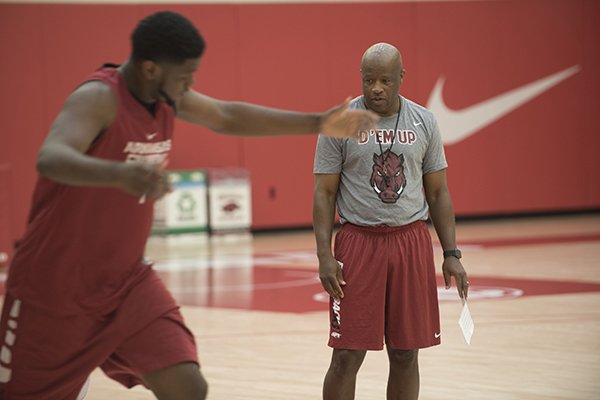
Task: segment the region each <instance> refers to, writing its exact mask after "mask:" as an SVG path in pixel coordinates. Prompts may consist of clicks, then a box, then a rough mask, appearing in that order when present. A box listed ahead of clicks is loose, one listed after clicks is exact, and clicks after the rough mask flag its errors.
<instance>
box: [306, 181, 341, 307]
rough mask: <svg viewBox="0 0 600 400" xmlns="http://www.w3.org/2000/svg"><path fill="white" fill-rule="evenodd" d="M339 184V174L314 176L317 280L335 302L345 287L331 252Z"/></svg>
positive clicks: (339, 269)
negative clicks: (317, 260)
mask: <svg viewBox="0 0 600 400" xmlns="http://www.w3.org/2000/svg"><path fill="white" fill-rule="evenodd" d="M339 182H340V175H339V174H315V190H314V201H313V228H314V231H315V238H316V241H317V257H318V258H319V278H320V279H321V284H322V285H323V288H324V289H325V290H326V291H327V293H329V295H330V296H331V297H333V298H334V299H336V300H340V299H341V298H342V297H344V292H343V290H342V286H343V285H345V282H344V278H343V276H342V269H341V268H340V266H339V264H338V263H337V261H336V260H335V257H334V256H333V253H332V252H331V239H332V236H333V224H334V220H335V201H336V197H337V191H338V186H339Z"/></svg>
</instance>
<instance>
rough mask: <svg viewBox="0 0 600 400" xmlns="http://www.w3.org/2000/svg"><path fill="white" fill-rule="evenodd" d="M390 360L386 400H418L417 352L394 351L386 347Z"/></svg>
mask: <svg viewBox="0 0 600 400" xmlns="http://www.w3.org/2000/svg"><path fill="white" fill-rule="evenodd" d="M387 353H388V358H389V359H390V374H389V376H388V385H387V400H417V399H418V398H419V350H396V349H392V348H390V347H389V346H387Z"/></svg>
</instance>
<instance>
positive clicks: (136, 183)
mask: <svg viewBox="0 0 600 400" xmlns="http://www.w3.org/2000/svg"><path fill="white" fill-rule="evenodd" d="M165 167H166V162H163V163H162V164H159V165H156V164H154V165H151V164H147V163H143V162H132V163H124V164H123V168H122V169H121V174H120V181H119V186H120V187H121V189H123V190H124V191H125V192H127V193H130V194H132V195H134V196H137V197H139V198H140V203H143V202H144V201H145V200H146V199H148V200H150V199H152V200H156V199H160V198H161V197H163V196H164V195H165V194H167V193H169V192H171V191H172V190H173V189H172V187H171V183H170V182H169V176H168V173H167V171H166V170H165Z"/></svg>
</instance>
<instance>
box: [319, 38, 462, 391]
mask: <svg viewBox="0 0 600 400" xmlns="http://www.w3.org/2000/svg"><path fill="white" fill-rule="evenodd" d="M404 74H405V70H404V68H403V65H402V57H401V55H400V53H399V52H398V50H397V49H396V48H395V47H394V46H392V45H389V44H386V43H379V44H376V45H373V46H371V47H370V48H369V49H368V50H367V51H366V52H365V54H364V55H363V59H362V63H361V75H362V82H363V95H362V96H359V97H357V98H355V99H354V100H352V102H351V105H350V107H351V108H355V109H369V110H371V111H373V112H375V113H377V114H378V115H379V116H380V117H381V120H380V121H379V126H378V128H377V129H373V130H370V131H363V132H360V134H359V137H358V140H352V139H338V138H329V137H325V136H322V135H321V136H319V140H318V144H317V150H316V155H315V164H314V173H315V193H314V210H313V225H314V230H315V235H316V240H317V255H318V257H319V276H320V278H321V282H322V284H323V287H324V288H325V290H326V291H327V292H328V293H329V295H330V296H331V302H330V306H331V307H330V321H331V326H330V338H329V346H331V347H333V349H334V350H333V357H332V360H331V365H330V368H329V370H328V372H327V375H326V377H325V382H324V386H323V396H324V399H325V400H327V399H340V398H344V399H345V398H354V387H355V384H356V374H357V372H358V370H359V368H360V366H361V364H362V361H363V359H364V356H365V354H366V351H367V350H380V349H382V348H383V342H382V341H383V340H385V344H386V347H387V351H388V355H389V360H390V379H389V380H388V382H389V383H388V397H390V398H400V397H402V398H405V399H417V397H418V391H419V372H418V349H419V348H424V347H429V346H433V345H436V344H439V343H440V335H441V332H440V330H439V310H438V306H437V285H436V282H435V266H434V263H433V250H432V246H431V237H430V235H429V231H428V229H427V226H426V224H425V223H424V221H425V220H427V218H428V215H431V219H432V221H433V224H434V226H435V229H436V232H437V235H438V237H439V240H440V242H441V245H442V247H443V249H444V263H443V266H442V271H443V274H444V279H445V283H446V288H449V287H450V284H451V277H452V276H454V279H455V281H456V285H457V288H458V294H459V296H460V297H461V298H466V296H467V292H468V280H467V274H466V272H465V270H464V268H463V266H462V264H461V262H460V257H461V253H460V251H459V250H458V249H457V248H456V239H455V225H454V210H453V206H452V200H451V198H450V194H449V192H448V188H447V185H446V172H445V170H446V167H447V163H446V158H445V155H444V149H443V146H442V139H441V135H440V131H439V128H438V125H437V122H436V120H435V118H434V116H433V114H432V113H431V112H430V111H428V110H427V109H425V108H424V107H421V106H420V105H418V104H416V103H414V102H412V101H410V100H408V99H406V98H405V97H403V96H400V95H399V94H398V92H399V87H400V84H401V83H402V80H403V78H404ZM336 205H337V210H338V213H339V216H340V220H341V222H342V229H341V230H340V232H339V233H338V234H337V235H336V239H335V255H334V254H333V253H332V251H331V240H332V235H333V225H334V216H335V209H336ZM342 288H343V289H342ZM390 395H391V396H390Z"/></svg>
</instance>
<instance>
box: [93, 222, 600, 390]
mask: <svg viewBox="0 0 600 400" xmlns="http://www.w3.org/2000/svg"><path fill="white" fill-rule="evenodd" d="M433 237H434V239H435V238H436V236H435V235H434V236H433ZM457 238H458V242H459V246H460V247H461V248H462V250H463V265H464V266H465V268H466V269H467V272H468V273H469V279H470V282H471V289H470V292H469V303H468V305H469V308H470V310H471V314H472V317H473V319H474V322H475V331H474V335H473V338H472V342H471V345H467V344H466V343H465V341H464V339H463V337H462V335H461V331H460V328H459V326H458V323H457V322H458V319H459V315H460V311H461V303H460V301H459V299H458V296H457V295H456V289H455V288H454V287H453V288H452V289H451V290H449V291H446V290H445V289H444V287H443V283H442V280H441V278H440V280H439V289H438V290H439V294H440V306H441V309H440V312H441V321H442V344H441V346H437V347H434V348H430V349H425V350H422V351H421V352H420V369H421V396H420V399H422V400H454V399H456V400H542V399H543V400H558V399H561V400H562V399H564V400H567V399H568V400H584V399H589V400H593V399H600V379H599V377H600V214H598V213H594V214H585V215H568V216H564V215H563V216H553V217H531V218H507V219H496V220H487V221H467V222H459V223H458V224H457ZM314 250H315V245H314V240H313V236H312V232H310V231H301V232H289V233H281V232H278V233H270V234H265V233H261V234H255V235H254V236H253V237H237V238H231V237H221V238H211V239H209V238H206V237H204V238H202V237H185V238H179V239H176V238H157V237H154V238H151V239H150V241H149V243H148V249H147V253H148V256H149V257H150V258H152V259H154V260H155V261H156V269H157V270H158V271H159V272H160V274H161V276H162V277H163V279H164V280H165V282H166V283H167V285H168V287H169V288H170V289H171V291H172V293H173V294H174V296H175V297H176V298H177V299H178V301H179V302H180V304H181V305H182V311H183V314H184V316H185V318H186V320H187V323H188V324H189V326H190V327H191V329H192V331H193V332H194V333H195V335H196V339H197V343H198V347H199V355H200V359H201V363H202V370H203V372H204V374H205V376H206V378H207V379H208V381H209V384H210V393H209V399H213V400H237V399H240V400H241V399H244V400H246V399H248V400H271V399H272V400H284V399H285V400H296V399H297V400H309V399H313V400H317V399H320V393H321V383H322V380H323V377H324V374H325V371H326V369H327V367H328V363H329V357H330V349H329V348H328V347H327V346H326V341H327V335H328V315H327V307H328V303H327V301H328V298H327V296H326V295H325V294H324V291H323V290H322V288H321V285H320V282H319V280H318V277H317V273H316V271H317V261H316V257H315V255H314V254H315V251H314ZM435 254H436V261H437V266H438V270H439V269H441V249H440V248H439V245H436V251H435ZM386 378H387V359H386V355H385V352H370V353H369V354H368V355H367V358H366V360H365V362H364V364H363V367H362V368H361V370H360V372H359V376H358V381H357V395H356V398H357V399H360V400H371V399H373V400H374V399H385V385H386ZM152 398H153V396H152V395H151V393H149V392H148V391H146V390H145V389H142V388H135V389H133V390H129V391H128V390H126V389H124V388H122V387H120V386H119V385H118V384H117V383H115V382H113V381H111V380H110V379H108V378H106V377H105V376H104V375H103V374H102V372H101V371H100V370H96V372H95V373H94V374H93V375H92V377H91V386H90V391H89V393H88V396H87V399H91V400H105V399H125V400H127V399H152Z"/></svg>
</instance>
